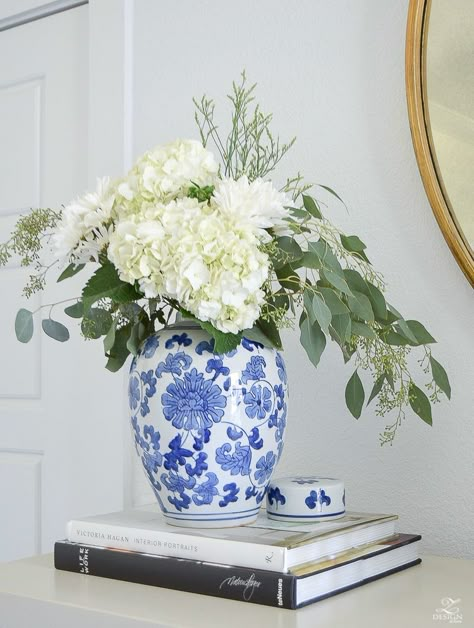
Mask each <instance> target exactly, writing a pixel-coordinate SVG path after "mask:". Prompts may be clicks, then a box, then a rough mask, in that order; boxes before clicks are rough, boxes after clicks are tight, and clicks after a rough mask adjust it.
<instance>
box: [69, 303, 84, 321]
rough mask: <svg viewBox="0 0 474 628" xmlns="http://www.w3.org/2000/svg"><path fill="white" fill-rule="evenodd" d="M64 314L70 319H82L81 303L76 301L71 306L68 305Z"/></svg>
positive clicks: (82, 307)
mask: <svg viewBox="0 0 474 628" xmlns="http://www.w3.org/2000/svg"><path fill="white" fill-rule="evenodd" d="M64 313H65V314H67V315H68V316H70V317H71V318H82V317H83V315H84V305H83V303H82V301H77V303H74V304H73V305H69V307H66V308H65V309H64Z"/></svg>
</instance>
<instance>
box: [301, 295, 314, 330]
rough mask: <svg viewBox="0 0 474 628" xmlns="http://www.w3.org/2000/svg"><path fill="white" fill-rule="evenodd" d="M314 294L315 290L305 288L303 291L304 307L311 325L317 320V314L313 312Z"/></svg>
mask: <svg viewBox="0 0 474 628" xmlns="http://www.w3.org/2000/svg"><path fill="white" fill-rule="evenodd" d="M313 294H314V292H313V291H312V290H305V291H304V292H303V307H304V309H305V312H306V314H307V316H308V318H309V321H310V323H311V325H312V324H313V323H314V322H315V321H316V316H315V315H314V312H313Z"/></svg>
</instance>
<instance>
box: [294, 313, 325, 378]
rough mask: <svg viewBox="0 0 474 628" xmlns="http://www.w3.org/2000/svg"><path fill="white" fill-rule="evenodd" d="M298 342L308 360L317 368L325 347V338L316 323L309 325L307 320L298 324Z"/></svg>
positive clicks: (309, 322)
mask: <svg viewBox="0 0 474 628" xmlns="http://www.w3.org/2000/svg"><path fill="white" fill-rule="evenodd" d="M300 341H301V344H302V345H303V348H304V350H305V351H306V353H307V355H308V358H309V359H310V360H311V362H312V364H313V365H314V366H318V364H319V360H320V359H321V355H322V354H323V351H324V349H325V347H326V336H325V335H324V334H323V332H322V331H321V328H320V327H319V325H318V323H313V324H311V321H310V320H309V318H305V319H304V320H303V321H301V322H300Z"/></svg>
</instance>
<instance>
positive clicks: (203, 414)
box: [128, 325, 287, 527]
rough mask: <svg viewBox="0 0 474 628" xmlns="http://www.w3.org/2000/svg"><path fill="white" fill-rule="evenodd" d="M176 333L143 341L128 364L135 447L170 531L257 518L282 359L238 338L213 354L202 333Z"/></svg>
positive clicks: (276, 430)
mask: <svg viewBox="0 0 474 628" xmlns="http://www.w3.org/2000/svg"><path fill="white" fill-rule="evenodd" d="M183 327H184V326H183V325H180V326H175V327H171V328H169V329H164V330H163V331H162V332H160V333H159V334H155V335H154V336H150V338H148V339H147V340H146V341H145V343H144V344H143V346H142V347H141V350H140V352H139V354H138V355H137V356H136V357H135V358H134V359H133V361H132V364H131V369H130V379H129V388H128V393H129V406H130V410H131V422H132V427H133V434H134V439H135V446H136V449H137V452H138V454H139V455H140V457H141V459H142V463H143V467H144V470H145V473H146V476H147V478H148V480H149V481H150V484H151V486H152V487H153V490H154V492H155V495H156V498H157V500H158V502H159V504H160V506H161V508H162V510H163V512H164V514H165V517H170V518H171V519H172V522H173V524H174V525H189V526H198V527H199V525H200V522H201V523H205V525H206V526H207V527H212V526H216V527H222V526H223V525H241V524H243V523H246V522H250V521H252V520H253V519H254V518H255V516H256V515H257V513H258V510H259V507H260V504H261V502H262V500H263V498H264V496H265V493H266V489H267V485H268V482H269V481H270V478H271V475H272V473H273V471H274V469H275V466H276V464H277V462H278V460H279V458H280V456H281V453H282V450H283V442H284V441H283V438H284V432H285V428H286V420H287V378H286V371H285V366H284V362H283V359H282V357H281V355H280V354H279V353H278V352H276V351H275V350H273V349H268V348H266V347H264V346H263V345H262V344H261V343H259V342H255V341H250V340H247V339H244V340H243V341H242V343H241V345H240V347H238V348H237V349H236V350H232V351H230V352H227V353H226V354H224V355H218V354H216V353H215V352H214V340H213V339H212V338H210V336H209V335H208V334H207V333H206V332H205V331H203V330H202V329H200V328H193V327H189V326H188V327H186V329H183ZM249 354H250V355H249ZM274 498H275V499H277V500H281V499H284V496H278V495H275V496H274Z"/></svg>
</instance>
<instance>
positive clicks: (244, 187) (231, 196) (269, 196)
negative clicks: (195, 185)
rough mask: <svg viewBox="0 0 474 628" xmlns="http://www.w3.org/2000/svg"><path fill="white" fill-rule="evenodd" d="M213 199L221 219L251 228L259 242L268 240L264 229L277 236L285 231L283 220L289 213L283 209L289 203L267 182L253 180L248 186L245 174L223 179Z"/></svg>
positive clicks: (218, 184) (268, 237) (283, 195)
mask: <svg viewBox="0 0 474 628" xmlns="http://www.w3.org/2000/svg"><path fill="white" fill-rule="evenodd" d="M213 197H214V201H215V203H216V204H217V205H218V206H219V209H220V212H221V214H222V215H223V216H226V217H227V218H229V219H231V220H232V221H235V223H236V224H237V223H238V224H240V225H241V228H242V229H249V228H251V229H253V230H254V232H255V233H257V234H258V237H259V238H260V239H261V240H262V242H267V241H269V240H270V239H271V236H270V235H269V233H268V232H267V231H266V229H273V231H274V232H275V233H278V235H283V233H286V232H287V227H288V225H287V224H286V222H285V220H284V219H285V218H288V217H289V213H288V210H286V209H285V206H287V205H289V204H290V201H289V199H288V198H287V197H286V195H285V194H283V193H282V192H279V191H278V190H276V189H275V188H274V187H273V185H272V183H271V182H270V181H263V180H262V179H256V180H255V181H252V182H251V183H250V182H249V180H248V179H247V177H246V176H245V175H244V176H242V177H240V179H237V181H235V180H234V179H223V180H221V181H219V182H218V183H217V184H216V188H215V190H214V194H213Z"/></svg>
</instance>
